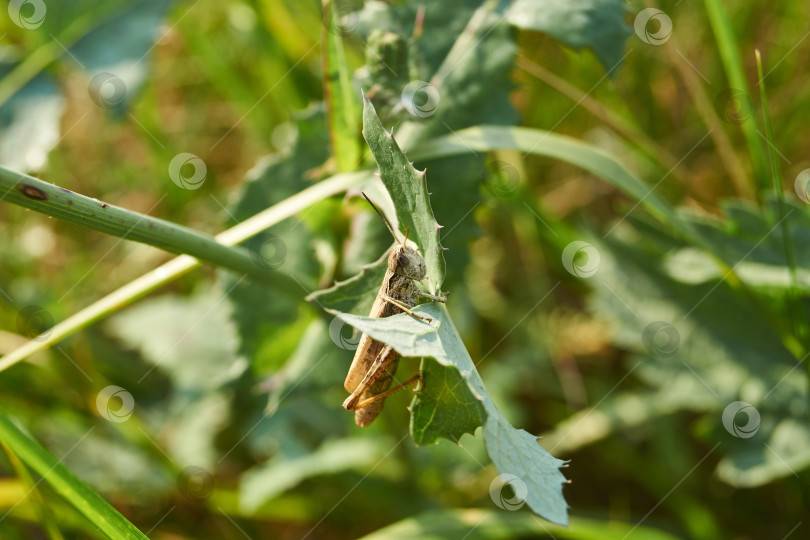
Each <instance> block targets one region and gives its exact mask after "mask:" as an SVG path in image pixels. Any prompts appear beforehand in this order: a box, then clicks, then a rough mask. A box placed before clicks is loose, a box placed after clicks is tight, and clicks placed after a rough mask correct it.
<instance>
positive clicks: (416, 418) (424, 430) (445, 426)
mask: <svg viewBox="0 0 810 540" xmlns="http://www.w3.org/2000/svg"><path fill="white" fill-rule="evenodd" d="M419 372H420V373H421V374H422V381H423V383H422V386H423V388H429V389H430V390H429V391H422V392H418V393H416V395H415V396H414V399H413V403H412V404H411V438H412V439H413V441H414V442H415V443H416V444H421V445H427V444H433V443H435V442H436V441H437V440H438V439H439V437H444V438H446V439H450V440H454V441H456V442H458V440H459V439H460V438H461V436H462V435H463V434H465V433H469V434H471V435H472V434H474V432H475V428H477V427H478V426H480V425H481V424H482V423H483V421H482V418H484V414H485V411H484V408H483V406H482V405H481V401H480V400H478V399H476V398H475V396H473V395H472V394H471V393H470V391H469V389H468V388H467V385H466V384H463V383H464V380H463V379H462V378H461V375H460V374H459V372H458V370H457V369H456V368H454V367H446V366H443V365H441V364H440V363H438V362H436V361H435V360H432V359H431V358H425V359H423V360H422V365H421V366H420V368H419Z"/></svg>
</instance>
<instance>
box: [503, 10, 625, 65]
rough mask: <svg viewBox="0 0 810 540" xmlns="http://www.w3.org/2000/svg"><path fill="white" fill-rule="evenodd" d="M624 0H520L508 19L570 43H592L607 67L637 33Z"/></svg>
mask: <svg viewBox="0 0 810 540" xmlns="http://www.w3.org/2000/svg"><path fill="white" fill-rule="evenodd" d="M626 13H627V9H626V8H625V4H624V2H623V1H622V0H576V1H572V0H545V1H544V2H537V1H535V0H516V1H515V2H514V3H513V4H512V5H511V6H510V7H509V9H508V11H507V19H508V20H509V22H510V23H512V24H514V25H515V26H517V27H518V28H523V29H525V30H533V31H535V32H543V33H544V34H548V35H550V36H553V37H555V38H556V39H558V40H560V41H562V42H563V43H565V44H566V45H568V46H569V47H572V48H574V49H580V48H582V47H589V48H591V49H592V50H593V52H594V53H595V54H596V56H597V58H599V61H600V62H602V65H603V66H605V69H607V70H612V69H613V68H615V67H616V65H617V64H618V63H619V62H620V61H621V58H622V53H623V51H624V45H625V41H626V40H627V37H628V36H629V35H630V34H632V33H633V31H632V30H631V28H630V26H629V25H628V24H627V23H626V22H625V14H626Z"/></svg>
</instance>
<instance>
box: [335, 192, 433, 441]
mask: <svg viewBox="0 0 810 540" xmlns="http://www.w3.org/2000/svg"><path fill="white" fill-rule="evenodd" d="M363 197H365V199H366V200H367V201H368V203H369V204H370V205H371V207H372V208H374V211H375V212H377V214H378V215H379V216H380V218H381V219H382V220H383V223H385V226H386V227H388V230H389V231H390V232H391V235H392V236H393V237H394V240H395V241H396V242H397V245H395V246H394V248H393V249H392V250H391V255H389V256H388V270H386V272H385V277H384V278H383V282H382V285H381V286H380V291H379V292H378V293H377V298H376V299H375V300H374V305H373V306H372V307H371V313H369V317H375V318H376V317H390V316H391V315H396V314H398V313H403V312H404V313H408V314H409V315H411V316H412V317H415V318H417V319H421V320H426V321H428V322H430V321H431V319H430V318H428V317H424V316H422V315H419V314H417V313H414V311H413V310H412V309H411V308H413V307H415V306H416V297H417V296H422V297H424V298H429V299H430V300H434V301H436V302H445V301H446V300H447V298H445V297H444V296H434V295H432V294H427V293H425V292H422V291H420V290H419V289H418V288H417V287H416V283H415V282H417V281H422V280H423V279H424V278H425V261H424V259H422V256H421V255H419V253H418V252H417V251H416V250H414V249H411V248H409V247H407V245H406V243H407V241H408V234H407V232H406V234H405V240H404V241H403V242H401V243H400V242H399V240H398V239H397V235H396V234H395V233H394V229H393V228H392V227H391V224H390V223H389V222H388V220H387V219H385V216H384V215H383V214H382V212H380V211H379V210H378V209H377V207H376V206H374V203H372V202H371V200H370V199H369V198H368V197H366V194H365V193H363ZM399 358H400V356H399V353H397V352H396V351H395V350H394V349H392V348H391V347H390V346H389V345H385V344H383V343H380V342H379V341H374V340H373V339H371V338H370V337H369V336H368V335H367V334H363V335H362V336H361V337H360V343H358V345H357V351H356V352H355V354H354V360H352V365H351V367H350V368H349V373H348V374H347V375H346V382H344V383H343V387H344V388H346V391H347V392H350V393H351V395H350V396H349V397H348V398H346V401H344V402H343V407H344V408H345V409H347V410H349V411H355V413H354V422H355V423H356V424H357V425H358V426H360V427H366V426H367V425H369V424H371V422H373V421H374V419H375V418H377V415H379V414H380V411H382V408H383V403H384V400H385V398H386V396H389V395H390V394H393V393H394V392H396V391H397V390H400V389H402V388H404V387H405V386H408V385H409V384H412V383H414V382H415V381H418V380H421V375H415V376H414V377H411V378H410V379H408V380H407V381H405V382H404V383H402V384H398V385H397V386H396V387H394V388H389V387H390V386H391V382H392V381H393V379H394V373H395V372H396V370H397V366H398V365H399Z"/></svg>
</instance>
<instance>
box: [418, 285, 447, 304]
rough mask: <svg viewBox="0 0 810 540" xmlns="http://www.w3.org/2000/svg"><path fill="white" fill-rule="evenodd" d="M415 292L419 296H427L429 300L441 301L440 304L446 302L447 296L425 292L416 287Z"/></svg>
mask: <svg viewBox="0 0 810 540" xmlns="http://www.w3.org/2000/svg"><path fill="white" fill-rule="evenodd" d="M416 294H418V295H419V296H421V297H423V298H429V299H430V300H433V301H434V302H441V303H442V304H444V303H445V302H447V296H435V295H433V294H428V293H426V292H422V291H420V290H419V289H416ZM447 294H450V293H447Z"/></svg>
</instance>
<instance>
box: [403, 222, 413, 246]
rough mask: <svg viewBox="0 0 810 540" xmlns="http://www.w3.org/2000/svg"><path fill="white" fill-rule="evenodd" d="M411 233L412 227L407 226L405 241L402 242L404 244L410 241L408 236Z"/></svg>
mask: <svg viewBox="0 0 810 540" xmlns="http://www.w3.org/2000/svg"><path fill="white" fill-rule="evenodd" d="M410 234H411V228H410V227H406V228H405V241H404V242H403V243H402V245H403V246H404V245H405V244H407V243H408V236H409V235H410Z"/></svg>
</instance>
